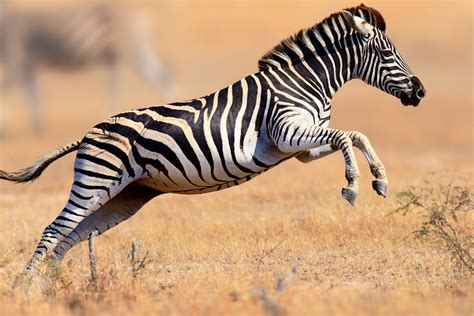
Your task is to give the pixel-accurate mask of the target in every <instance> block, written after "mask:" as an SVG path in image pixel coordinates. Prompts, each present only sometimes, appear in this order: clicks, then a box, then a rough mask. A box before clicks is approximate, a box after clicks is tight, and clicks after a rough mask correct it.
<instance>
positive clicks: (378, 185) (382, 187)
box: [372, 180, 388, 198]
mask: <svg viewBox="0 0 474 316" xmlns="http://www.w3.org/2000/svg"><path fill="white" fill-rule="evenodd" d="M387 185H388V184H387V182H382V181H380V180H374V181H372V188H373V189H374V190H375V192H377V194H378V195H381V196H383V197H384V198H386V197H387Z"/></svg>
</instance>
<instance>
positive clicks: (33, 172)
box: [0, 141, 81, 183]
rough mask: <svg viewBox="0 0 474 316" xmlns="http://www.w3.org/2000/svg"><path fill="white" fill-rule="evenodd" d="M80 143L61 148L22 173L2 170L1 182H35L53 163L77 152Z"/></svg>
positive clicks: (0, 172) (21, 171)
mask: <svg viewBox="0 0 474 316" xmlns="http://www.w3.org/2000/svg"><path fill="white" fill-rule="evenodd" d="M80 143H81V142H80V141H76V142H73V143H69V144H66V145H64V146H61V147H59V148H57V149H56V150H54V151H53V152H51V153H49V154H48V155H46V156H44V157H43V158H41V159H39V160H37V161H36V162H35V163H34V164H32V165H31V166H29V167H26V168H24V169H21V170H20V171H15V172H7V171H3V170H0V180H7V181H12V182H16V183H23V182H28V181H34V180H36V179H37V178H38V177H39V176H40V175H41V173H43V171H44V170H45V169H46V168H47V167H48V166H49V165H50V164H51V163H52V162H53V161H55V160H57V159H59V158H61V157H62V156H65V155H67V154H69V153H70V152H73V151H76V150H77V148H78V147H79V144H80Z"/></svg>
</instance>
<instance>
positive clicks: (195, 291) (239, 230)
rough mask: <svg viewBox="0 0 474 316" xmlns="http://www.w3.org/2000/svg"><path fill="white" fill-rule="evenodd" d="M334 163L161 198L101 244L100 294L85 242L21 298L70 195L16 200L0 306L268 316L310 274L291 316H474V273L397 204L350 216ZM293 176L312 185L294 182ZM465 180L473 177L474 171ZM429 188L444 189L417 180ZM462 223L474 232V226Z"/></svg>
mask: <svg viewBox="0 0 474 316" xmlns="http://www.w3.org/2000/svg"><path fill="white" fill-rule="evenodd" d="M330 160H333V159H330ZM332 163H333V165H335V162H334V161H332ZM330 165H331V164H330V163H326V162H325V163H321V166H299V165H298V164H296V163H289V166H288V167H289V168H285V167H281V168H279V169H276V170H275V171H273V172H271V173H270V174H268V175H264V176H262V177H261V178H259V179H256V180H254V183H250V184H247V185H244V186H242V187H241V188H237V189H235V190H229V191H228V192H221V193H219V194H209V195H207V196H206V195H205V196H195V197H182V196H171V195H170V196H164V197H161V198H158V199H156V200H155V201H153V202H152V203H150V204H149V206H147V207H146V208H145V209H144V210H142V211H140V213H139V214H137V215H136V216H135V217H134V218H133V219H131V220H130V221H128V222H127V223H124V224H122V225H121V226H120V227H118V228H116V229H113V230H112V231H110V232H109V233H107V234H105V235H104V236H101V237H99V238H97V241H96V244H97V257H98V274H99V277H98V280H97V289H95V288H94V287H91V286H90V282H89V276H90V272H89V259H88V252H87V243H83V244H81V245H80V246H79V247H77V249H74V250H73V251H71V253H69V254H68V256H67V257H66V259H65V262H64V263H63V265H62V266H61V269H60V272H58V271H56V270H53V273H51V272H47V271H46V272H44V275H43V278H42V279H40V281H38V282H37V283H35V285H34V286H33V287H32V290H31V292H30V295H29V297H24V294H23V293H22V292H21V291H17V293H16V295H15V294H13V293H12V291H11V289H10V284H11V283H12V281H13V278H14V276H15V275H16V274H17V273H18V272H19V271H21V269H22V267H23V265H24V264H25V262H26V260H27V258H28V256H29V255H30V252H31V251H32V249H33V248H34V245H35V242H36V238H38V236H39V234H40V233H41V228H42V227H43V226H44V225H45V224H46V221H47V219H48V218H50V219H51V218H53V217H54V216H55V210H57V209H59V208H60V206H61V203H63V201H64V194H63V193H62V192H59V191H62V190H57V191H56V192H53V193H52V194H51V192H50V193H42V192H37V194H36V195H33V194H31V195H27V196H25V195H21V196H20V197H18V198H5V197H4V196H2V198H1V200H0V203H1V204H0V209H1V210H3V211H2V212H1V213H0V216H1V217H0V223H2V225H3V227H2V228H1V232H2V233H1V235H2V236H1V244H0V247H1V249H3V252H2V253H1V255H0V269H1V270H0V273H1V277H2V283H1V285H0V291H1V294H2V298H1V299H0V306H2V309H3V311H4V312H5V313H6V314H16V313H22V314H36V313H38V312H42V313H48V314H53V313H54V314H58V313H59V314H74V313H76V312H78V313H84V314H89V313H100V314H117V313H127V314H146V313H160V314H185V315H188V314H215V315H218V314H223V313H225V314H263V313H264V310H265V309H264V306H263V303H262V302H261V301H260V300H258V299H256V298H255V297H254V295H253V294H252V293H253V291H254V289H255V288H267V289H268V290H269V291H270V292H271V291H273V288H274V286H275V279H276V278H277V277H279V276H280V275H284V274H286V273H288V271H290V269H291V268H292V267H293V266H297V267H298V273H297V276H296V278H295V280H294V281H293V282H292V284H290V285H289V286H288V288H287V289H286V290H285V291H283V293H281V295H280V297H279V300H278V302H279V305H280V306H282V308H283V310H285V311H287V312H289V313H290V314H315V313H323V314H348V313H354V314H387V313H388V314H405V313H407V312H408V313H411V314H432V315H451V314H465V315H468V314H470V313H472V312H473V309H472V306H471V305H470V302H472V300H473V299H474V295H473V282H472V281H473V279H472V275H471V274H469V273H468V272H466V271H460V270H458V269H457V268H456V265H455V264H454V263H453V262H452V261H451V256H450V253H449V252H446V251H445V249H444V248H443V247H441V246H439V245H436V244H428V243H424V242H423V241H421V240H414V239H413V236H412V232H413V231H415V230H416V229H418V228H419V227H420V225H421V223H422V218H421V217H419V216H402V215H391V216H388V213H389V211H390V210H393V209H394V208H395V199H394V198H392V197H390V198H389V199H387V200H381V199H380V198H378V197H377V196H376V195H375V193H373V192H371V191H370V190H369V188H368V187H369V183H368V182H365V188H364V190H362V196H361V198H360V200H359V201H358V205H357V207H356V208H352V207H350V206H349V205H346V204H347V203H346V202H345V201H343V200H342V198H340V197H339V186H340V184H342V182H343V181H342V179H340V180H339V181H338V180H335V179H334V177H338V174H337V173H334V175H331V173H329V174H324V172H321V171H322V170H323V168H325V167H326V168H327V167H328V166H330ZM393 167H396V166H393ZM290 168H291V170H292V172H293V173H294V174H295V176H297V177H298V179H300V184H294V183H293V181H291V179H290V178H289V177H288V171H289V169H290ZM335 169H337V168H335ZM389 170H390V169H389ZM392 170H393V168H392ZM463 171H464V172H465V174H466V173H467V174H468V175H472V170H471V169H470V168H467V169H464V170H463ZM313 175H318V179H317V180H315V179H313ZM426 176H428V177H432V178H433V179H440V177H439V176H435V175H429V174H424V173H416V172H414V173H413V177H414V178H415V179H423V178H424V177H426ZM441 178H442V177H441ZM326 182H327V183H330V184H329V185H326V186H325V185H323V183H326ZM338 182H339V183H338ZM392 182H395V183H397V182H398V183H403V179H402V178H397V177H396V178H395V179H393V180H392ZM422 183H423V182H422V181H421V180H414V181H412V182H411V184H413V185H418V184H422ZM402 188H404V185H402V186H399V187H398V188H393V189H392V190H400V189H402ZM471 189H472V188H471ZM38 210H41V217H40V218H39V217H38V215H37V214H38ZM43 210H48V211H47V212H44V211H43ZM12 214H16V215H18V214H21V216H12ZM38 222H41V223H42V224H41V225H39V224H38ZM460 222H461V223H463V229H464V230H466V231H473V230H474V225H473V224H474V217H473V215H472V214H468V213H466V214H465V215H464V217H461V218H460ZM134 239H135V240H138V241H139V242H140V245H141V251H142V256H143V254H144V253H145V252H146V251H149V255H148V258H149V262H148V263H147V264H146V267H145V268H144V269H142V271H140V273H139V274H138V275H137V277H136V278H135V277H134V276H133V273H132V267H131V264H130V258H129V251H130V244H131V242H132V241H133V240H134ZM275 246H277V247H276V248H275V249H274V250H273V251H272V252H271V253H270V254H268V255H266V256H265V254H267V253H268V252H269V251H270V250H271V249H273V248H274V247H275ZM262 257H263V259H262ZM12 302H13V303H12ZM26 302H28V303H27V304H26Z"/></svg>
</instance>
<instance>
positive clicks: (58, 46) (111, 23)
mask: <svg viewBox="0 0 474 316" xmlns="http://www.w3.org/2000/svg"><path fill="white" fill-rule="evenodd" d="M153 46H154V45H153V43H152V34H151V31H150V20H149V19H148V17H147V16H145V15H143V14H140V13H138V12H133V11H130V10H128V9H127V8H126V7H122V6H120V5H117V4H115V3H112V2H107V1H106V2H103V1H101V2H92V3H86V4H80V5H76V6H72V7H59V8H55V9H50V10H25V9H19V8H16V7H15V6H13V5H11V4H9V3H8V2H6V1H4V0H0V62H1V63H2V64H3V69H4V73H5V74H4V76H3V77H4V78H2V84H1V85H2V88H4V89H5V88H7V87H10V86H12V85H13V84H20V85H21V86H22V88H23V89H24V92H25V94H26V99H27V104H28V105H29V108H30V112H31V119H32V123H33V129H34V130H35V131H36V132H40V131H41V130H42V129H43V124H42V121H43V120H42V110H41V104H40V91H39V88H38V85H37V79H36V76H37V75H36V74H37V72H38V71H39V70H40V69H41V68H52V69H59V70H68V71H70V70H80V69H84V68H85V67H86V66H91V65H95V64H98V65H104V66H105V67H106V68H107V69H108V72H109V73H110V75H109V89H110V101H109V102H108V103H109V108H110V109H113V108H114V107H115V106H116V104H117V103H118V94H119V91H120V82H119V81H120V80H119V79H120V78H119V77H120V73H121V69H122V68H123V66H124V65H125V64H126V63H133V64H135V65H136V66H137V69H138V70H139V71H140V72H141V74H142V75H143V76H144V77H145V78H146V79H147V80H148V81H149V82H150V83H151V84H152V86H153V87H156V88H157V87H160V86H161V87H167V88H172V87H170V86H168V83H169V76H168V73H167V70H166V69H165V67H164V64H163V63H162V62H161V61H160V60H159V59H158V57H157V56H156V54H155V53H154V51H153V49H152V47H153ZM0 123H1V122H0Z"/></svg>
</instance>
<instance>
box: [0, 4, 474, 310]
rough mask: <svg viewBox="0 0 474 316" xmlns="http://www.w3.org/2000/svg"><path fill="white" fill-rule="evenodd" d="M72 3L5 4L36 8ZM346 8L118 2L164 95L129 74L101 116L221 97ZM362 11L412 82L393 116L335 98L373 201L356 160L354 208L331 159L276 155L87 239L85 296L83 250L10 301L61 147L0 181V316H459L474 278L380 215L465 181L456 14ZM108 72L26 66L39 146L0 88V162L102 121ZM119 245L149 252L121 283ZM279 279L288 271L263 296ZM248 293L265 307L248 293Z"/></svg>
mask: <svg viewBox="0 0 474 316" xmlns="http://www.w3.org/2000/svg"><path fill="white" fill-rule="evenodd" d="M77 2H78V1H49V0H48V1H46V0H41V1H34V2H33V1H28V0H24V1H20V2H19V3H17V4H18V5H21V6H25V7H27V8H29V9H35V7H45V8H47V7H52V6H57V5H65V4H64V3H66V5H68V4H73V3H77ZM14 3H15V2H14ZM357 4H358V3H354V2H350V1H314V2H310V1H305V2H303V1H302V2H294V1H171V0H170V1H156V2H155V1H151V0H150V1H136V2H135V1H133V2H130V3H129V6H130V7H137V8H140V9H141V10H143V11H145V12H147V14H149V15H150V16H151V17H152V18H153V19H154V30H155V34H156V42H157V51H158V52H159V54H160V56H162V58H163V59H164V60H165V62H166V64H167V66H168V67H169V69H170V72H171V74H172V78H173V83H174V85H175V91H174V92H173V93H172V94H170V93H169V91H164V89H162V91H154V90H153V89H151V88H150V87H149V86H148V85H147V83H146V82H144V81H143V79H142V78H141V77H140V76H139V75H137V74H136V73H135V72H134V71H133V69H132V68H130V69H128V70H127V72H126V73H125V75H124V88H123V92H122V96H121V102H120V108H119V109H117V110H115V112H119V111H121V110H125V109H129V108H137V107H144V106H147V105H153V104H160V103H165V102H169V101H176V100H182V99H189V98H194V97H198V96H201V95H205V94H207V93H209V92H212V91H214V90H216V89H218V88H222V87H224V86H226V85H228V84H230V83H233V82H234V81H237V80H239V79H240V78H241V77H243V76H245V75H247V74H250V73H253V72H255V71H256V70H257V61H258V59H259V58H260V56H261V55H263V54H264V53H265V52H266V51H267V50H268V49H270V48H271V47H273V46H274V45H275V44H277V43H278V42H279V41H280V40H282V39H284V38H285V37H286V36H288V35H291V34H293V33H295V32H296V31H298V30H299V29H301V28H304V27H307V26H311V25H313V24H314V23H316V22H318V21H320V20H321V19H322V18H324V17H326V16H327V15H329V14H330V13H333V12H336V11H338V10H340V9H342V8H346V7H350V6H355V5H357ZM365 4H366V5H370V6H373V7H375V8H377V9H378V10H379V11H380V12H381V13H382V14H383V15H384V17H385V19H386V21H387V33H388V34H389V36H390V37H391V38H392V40H393V41H394V42H395V44H396V46H397V48H398V49H399V50H400V51H401V53H402V55H403V56H404V57H405V59H406V61H407V62H408V64H409V65H410V66H411V67H412V69H413V70H414V71H415V73H416V74H417V75H418V76H419V78H420V79H421V80H422V82H423V84H424V86H425V88H426V90H427V97H426V99H425V100H423V102H422V103H421V105H420V106H419V107H418V108H411V107H410V108H406V107H403V106H402V105H401V103H400V102H399V101H398V100H397V99H395V98H393V97H391V96H388V95H386V94H384V93H382V92H380V91H378V90H376V89H375V88H372V87H368V86H366V85H365V84H364V83H362V82H361V81H353V82H350V83H349V84H348V85H346V86H345V87H343V88H342V89H341V91H340V92H339V93H338V94H337V95H336V97H335V99H334V102H333V114H332V122H331V126H332V127H334V128H340V129H344V130H359V131H361V132H363V133H365V134H366V135H367V136H368V137H369V138H370V140H371V142H372V144H373V145H374V148H375V149H376V150H377V152H378V153H379V156H380V157H381V159H382V160H383V161H384V163H385V166H386V168H387V173H388V176H389V181H390V188H389V190H390V191H389V196H388V197H387V199H383V198H380V197H378V196H377V195H376V194H375V193H374V192H373V191H372V189H371V184H370V181H371V180H372V179H371V175H370V170H369V168H368V166H367V163H366V161H365V159H364V158H363V156H362V155H360V154H359V153H357V158H358V162H359V166H360V169H361V173H362V174H361V193H360V197H359V198H358V200H357V204H356V206H355V207H351V206H350V205H349V204H348V203H347V202H346V201H344V200H343V199H342V197H341V196H340V190H341V188H342V187H343V186H344V185H345V179H344V164H343V159H342V155H340V154H334V155H332V156H329V157H327V158H324V159H322V160H320V161H316V162H313V163H310V164H301V163H298V162H297V161H296V160H295V161H288V162H286V163H284V164H283V165H281V166H279V167H277V168H274V169H272V170H271V171H269V172H267V173H266V174H264V175H261V176H259V177H257V178H256V179H254V180H252V181H251V182H249V183H246V184H244V185H242V186H239V187H236V188H232V189H230V190H226V191H222V192H218V193H211V194H206V195H201V196H178V195H167V196H166V195H165V196H162V197H159V198H157V199H156V200H153V201H152V202H150V203H149V204H148V205H147V206H146V207H144V208H143V209H142V210H141V211H140V212H139V213H138V214H137V215H135V216H134V217H133V218H131V219H130V220H128V221H127V222H125V223H123V224H121V225H119V226H118V227H116V228H114V229H112V230H111V231H109V232H107V233H106V234H104V235H103V236H100V237H99V238H97V240H96V243H97V257H98V272H99V280H98V284H97V287H96V288H94V287H93V286H91V285H90V283H89V281H88V279H89V274H90V270H89V261H88V252H87V244H86V243H83V244H80V245H79V246H77V247H76V248H74V249H73V250H72V251H71V252H70V253H68V255H67V256H66V258H65V261H64V263H63V265H62V266H61V268H60V270H54V269H52V270H53V271H46V272H44V273H43V276H42V278H41V280H40V281H38V282H36V283H35V285H34V286H32V288H31V290H30V292H29V293H28V294H26V293H25V292H23V291H12V289H11V284H12V283H13V280H14V278H15V277H16V275H18V274H19V273H20V272H21V270H22V269H23V267H24V265H25V263H26V262H27V260H28V258H29V256H30V255H31V253H32V251H33V250H34V247H35V246H36V243H37V241H38V239H39V237H40V234H41V232H42V230H43V228H44V227H45V226H46V225H48V224H49V223H50V222H51V221H52V220H53V219H54V218H55V217H56V215H57V214H58V213H59V211H60V210H61V209H62V207H63V204H64V202H65V201H66V200H67V196H68V191H69V189H70V185H71V180H72V169H73V168H72V165H73V155H70V156H67V157H65V158H63V159H61V160H59V161H57V162H56V163H55V164H54V165H52V166H51V167H49V169H48V170H47V171H46V172H45V173H44V175H43V176H42V177H41V178H40V179H38V180H37V181H36V182H35V183H33V184H26V185H14V184H10V183H4V182H2V183H0V314H2V315H15V314H23V315H43V314H55V315H74V314H80V315H82V314H84V315H90V314H92V313H94V314H101V315H117V314H127V315H141V314H160V315H241V314H248V315H259V314H264V313H271V312H272V306H277V307H276V308H277V309H278V312H281V313H288V314H289V315H317V314H321V315H347V314H350V315H473V314H474V308H473V306H472V302H473V301H474V282H473V280H474V279H473V277H472V274H469V272H466V271H459V270H458V269H456V267H455V265H454V263H453V261H452V260H451V256H450V254H449V253H448V252H446V250H445V248H443V247H442V246H441V245H440V244H436V243H427V242H424V241H422V240H414V238H413V234H412V232H413V231H414V230H416V229H418V228H419V227H420V226H421V223H422V222H423V217H422V216H421V214H411V215H406V216H402V215H388V214H389V213H390V211H391V210H393V209H394V208H395V207H396V198H395V195H396V193H397V192H400V191H404V190H407V188H408V187H409V186H415V187H417V188H422V187H437V186H438V185H445V184H447V183H449V182H450V181H452V180H453V179H454V182H455V183H458V184H462V185H463V186H464V187H465V188H467V189H470V190H471V192H472V189H474V181H473V171H474V168H473V167H474V164H473V162H474V161H473V158H474V156H473V154H474V151H473V149H474V146H473V144H474V143H473V135H474V133H473V94H472V86H473V82H472V70H473V61H472V56H473V52H472V35H473V34H472V4H471V3H470V2H469V1H454V2H447V1H446V2H443V1H432V2H430V1H371V2H370V3H365ZM106 75H107V74H106V73H105V70H104V69H102V68H100V67H95V68H89V69H86V70H84V71H80V72H74V73H63V72H56V71H53V70H45V71H43V72H41V73H40V86H41V89H42V97H43V100H44V108H45V119H46V131H45V133H44V135H42V136H40V137H38V136H37V135H34V133H33V131H32V129H31V126H30V125H31V123H30V121H29V119H28V112H27V107H26V105H25V102H24V96H23V94H22V93H21V90H20V89H19V88H18V87H17V88H15V89H13V90H10V91H3V92H2V93H3V95H2V104H1V107H2V111H3V114H4V115H5V117H6V123H7V134H6V137H5V138H3V139H1V140H0V168H1V169H6V170H16V169H19V168H21V167H24V166H26V165H28V164H29V163H31V162H32V161H34V160H35V159H36V158H38V157H40V156H41V155H43V154H45V153H47V152H49V151H51V150H52V149H53V148H55V147H57V146H60V145H62V144H64V143H66V142H69V141H72V140H77V139H80V138H81V137H82V136H83V135H84V134H85V132H87V130H88V129H89V128H90V127H91V126H92V125H94V124H95V123H97V122H98V121H100V120H102V119H104V118H106V117H107V116H108V115H109V114H112V113H107V109H106V107H105V106H104V103H105V102H106V100H107V90H106V87H107V85H106ZM438 198H440V197H439V196H433V199H438ZM460 227H461V229H463V230H464V231H467V232H471V234H472V231H474V217H473V215H472V212H470V214H467V213H466V215H465V216H463V217H462V218H460ZM132 241H136V242H137V243H138V244H139V245H140V250H139V256H141V257H143V256H144V255H145V253H147V252H148V257H147V258H148V261H147V264H146V266H145V267H144V269H143V270H142V271H140V272H139V273H138V276H137V277H136V278H134V277H133V276H132V273H131V264H130V261H129V257H128V254H129V252H130V248H131V243H132ZM293 267H297V272H296V274H295V275H292V274H291V272H290V271H291V270H292V268H293ZM281 276H287V277H293V279H292V280H291V282H289V284H288V286H287V287H286V288H285V289H284V290H283V291H282V292H281V293H280V294H279V295H278V294H277V293H275V286H276V282H277V280H278V278H280V277H281ZM262 288H265V289H267V291H268V293H269V294H268V296H269V297H270V298H269V299H268V300H267V303H265V302H263V300H262V299H260V298H258V296H259V295H258V293H260V292H261V291H260V290H261V289H262ZM259 289H260V290H259ZM259 291H260V292H259ZM277 296H278V297H277ZM272 300H274V301H275V302H276V303H275V304H274V305H272V304H271V301H272ZM268 302H270V303H268ZM469 302H471V303H469ZM273 308H275V307H273ZM273 312H275V309H274V310H273Z"/></svg>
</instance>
